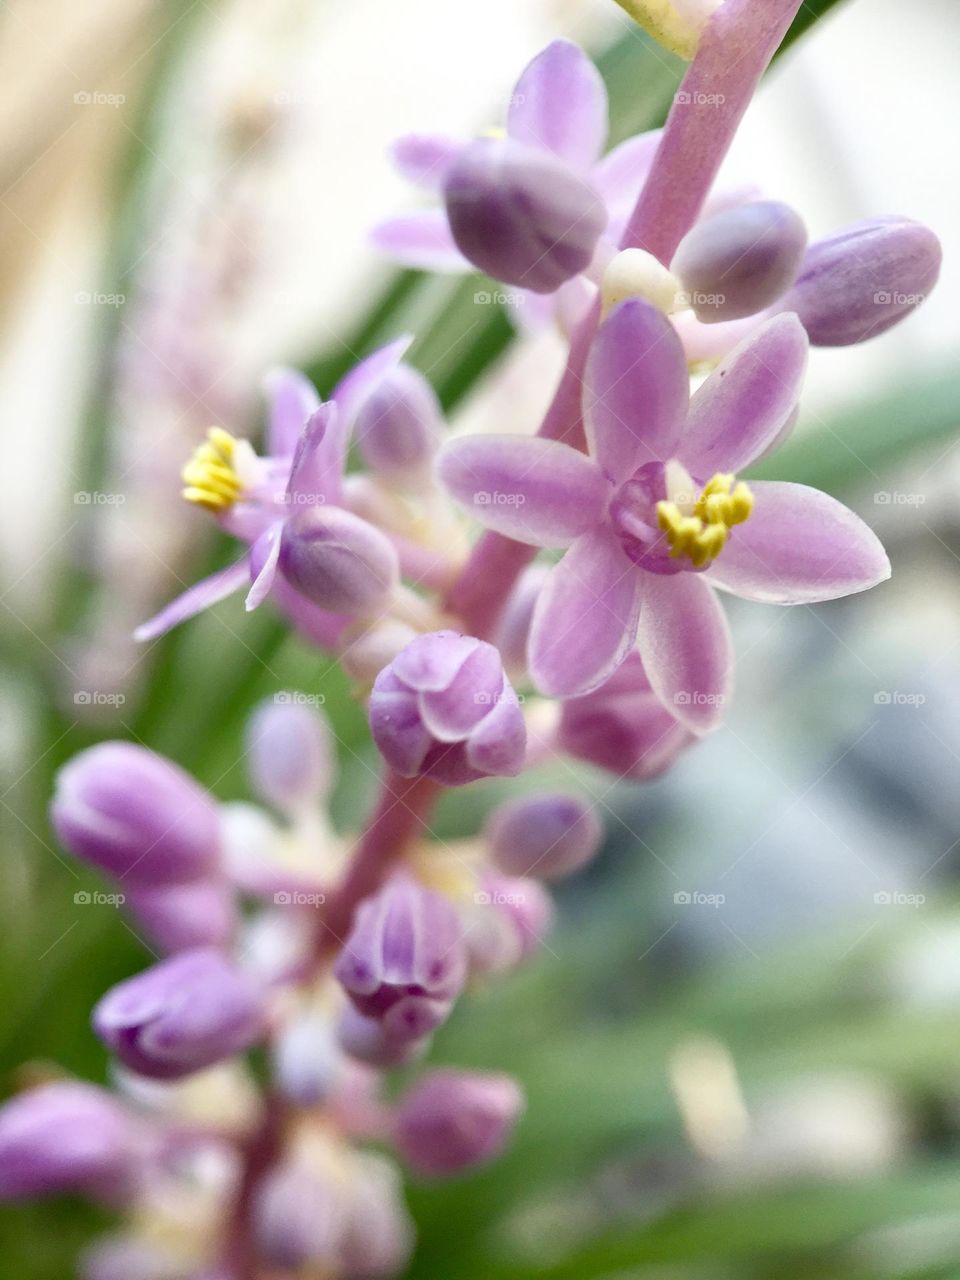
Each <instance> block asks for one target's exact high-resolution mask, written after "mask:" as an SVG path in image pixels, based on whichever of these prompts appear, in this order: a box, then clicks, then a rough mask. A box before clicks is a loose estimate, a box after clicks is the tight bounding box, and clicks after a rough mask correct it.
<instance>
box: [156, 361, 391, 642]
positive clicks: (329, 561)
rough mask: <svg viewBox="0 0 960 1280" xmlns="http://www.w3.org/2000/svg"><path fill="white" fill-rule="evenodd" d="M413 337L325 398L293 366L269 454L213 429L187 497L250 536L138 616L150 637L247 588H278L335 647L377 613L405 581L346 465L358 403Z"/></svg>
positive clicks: (251, 598) (284, 376) (273, 397)
mask: <svg viewBox="0 0 960 1280" xmlns="http://www.w3.org/2000/svg"><path fill="white" fill-rule="evenodd" d="M409 344H410V339H409V338H408V337H404V338H398V339H396V340H395V341H394V342H391V343H388V344H387V345H386V346H384V347H381V348H379V350H377V351H375V352H374V353H373V354H372V355H370V356H368V357H367V358H366V359H365V360H363V361H361V363H360V364H358V365H357V366H356V367H355V368H354V369H353V370H352V371H351V372H350V373H349V374H347V375H346V377H344V378H343V379H342V380H341V382H340V383H339V385H338V386H337V387H336V388H335V390H334V392H333V395H332V396H331V398H330V400H328V401H327V402H326V403H323V404H321V403H320V399H319V397H318V395H317V392H316V390H315V389H314V387H313V386H312V384H311V383H310V382H309V381H308V380H307V379H306V378H305V377H303V375H302V374H299V373H297V372H295V371H294V370H291V369H280V370H276V371H275V372H274V373H273V374H272V375H271V377H270V379H269V380H268V384H267V389H268V395H269V398H270V412H269V423H268V429H267V454H266V455H265V456H263V457H260V456H258V455H257V454H256V453H255V452H254V450H253V448H252V447H251V445H250V444H249V442H247V441H246V440H237V439H235V438H234V437H233V436H232V435H230V434H229V432H227V431H224V430H222V429H221V428H219V427H213V428H211V430H210V432H209V433H208V438H207V440H206V442H205V443H204V444H202V445H201V446H200V447H199V448H198V449H197V451H196V452H195V454H194V455H193V457H192V458H191V460H190V461H189V462H188V464H187V466H186V467H185V468H184V471H183V479H184V484H185V486H186V487H185V488H184V490H183V496H184V497H185V498H186V499H187V501H189V502H192V503H195V504H196V505H198V506H202V507H205V508H206V509H207V510H209V511H211V512H212V513H213V514H214V515H215V516H216V518H217V520H218V522H219V523H220V525H221V527H222V528H223V529H224V530H225V531H226V532H227V533H229V534H231V535H233V536H234V537H236V538H238V539H239V540H240V541H241V542H244V543H246V544H247V551H246V553H245V554H244V555H243V557H242V558H241V559H240V560H238V561H237V562H236V563H235V564H232V565H230V566H228V567H227V568H226V569H221V570H220V571H219V572H217V573H214V574H212V575H211V576H210V577H208V578H205V579H203V580H202V581H201V582H198V583H195V584H194V586H192V587H190V588H189V589H188V590H187V591H185V592H184V593H183V594H182V595H180V596H178V597H177V598H176V599H175V600H173V601H172V602H171V603H170V604H168V605H167V606H166V608H164V609H162V610H161V611H160V613H158V614H157V615H156V616H155V617H153V618H151V619H150V621H149V622H146V623H144V624H143V626H141V627H139V628H138V630H137V632H136V638H137V639H138V640H151V639H153V638H154V637H156V636H159V635H162V634H163V633H164V632H165V631H169V630H170V629H171V628H172V627H175V626H177V625H178V624H179V623H181V622H184V621H185V620H186V619H188V618H192V617H193V616H194V615H196V614H198V613H201V612H202V611H203V610H204V609H207V608H210V607H211V606H212V605H214V604H217V603H218V602H219V601H221V600H224V599H226V598H227V596H230V595H233V594H234V593H235V592H237V591H239V590H241V589H242V588H243V587H245V586H246V587H247V588H248V591H247V601H246V603H247V609H248V610H249V609H255V608H256V607H257V606H258V605H260V604H262V603H263V601H264V600H265V599H266V598H267V596H270V597H271V599H272V600H273V601H274V603H275V604H276V605H277V606H278V607H279V608H280V609H281V610H282V611H283V612H284V613H286V614H287V615H288V616H289V617H290V618H291V620H292V621H293V622H294V624H295V625H296V626H297V627H298V629H299V630H300V631H302V632H303V633H304V634H305V635H306V636H307V637H308V638H309V639H311V640H312V641H313V642H314V643H316V644H318V645H320V646H321V647H323V648H330V647H332V646H333V645H334V644H335V643H336V640H337V638H338V637H339V635H340V634H341V632H342V631H343V630H344V628H345V627H346V626H347V624H348V623H349V622H350V621H351V620H352V618H353V617H355V616H358V615H366V614H368V613H371V612H374V613H375V612H377V611H378V610H379V609H380V608H382V607H383V606H384V604H385V603H386V602H387V601H388V600H389V598H390V596H391V593H392V592H393V590H394V589H395V588H396V586H397V583H398V581H399V563H398V557H397V553H396V550H395V549H394V546H393V544H392V543H391V541H390V540H389V538H387V536H386V535H385V534H383V533H381V531H380V530H379V529H377V528H375V527H374V526H373V525H371V524H370V523H368V522H367V521H366V520H363V519H361V518H360V517H359V516H357V515H354V514H353V512H352V511H350V510H349V509H348V504H347V500H346V497H345V493H344V470H345V465H346V453H347V444H348V439H349V434H350V430H351V428H352V425H353V423H354V420H355V419H356V416H357V413H358V411H359V410H360V408H361V406H362V405H363V403H364V401H365V400H366V398H367V396H369V395H370V394H372V393H373V392H374V391H375V390H376V388H377V387H378V385H379V384H380V382H381V381H382V380H383V379H384V378H385V377H387V376H388V375H389V374H390V373H391V372H392V371H393V370H394V369H395V368H396V366H397V365H398V363H399V361H400V359H401V357H402V355H403V353H404V351H405V350H406V348H407V347H408V346H409Z"/></svg>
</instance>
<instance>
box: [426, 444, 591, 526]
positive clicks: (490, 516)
mask: <svg viewBox="0 0 960 1280" xmlns="http://www.w3.org/2000/svg"><path fill="white" fill-rule="evenodd" d="M437 475H438V477H439V479H440V481H441V483H442V484H443V485H444V487H445V488H446V489H447V491H448V492H449V493H450V494H451V496H452V497H453V498H454V499H455V500H456V501H457V502H459V503H460V505H461V506H462V507H465V508H466V510H467V511H469V512H470V513H471V515H473V516H474V517H475V518H476V519H477V520H479V521H480V523H481V524H483V525H485V526H486V527H487V528H488V529H495V530H496V531H497V532H498V533H503V534H506V536H507V537H508V538H514V539H516V541H517V542H526V543H530V544H531V545H532V546H535V547H566V546H569V545H570V543H572V542H573V541H574V540H575V539H576V538H578V537H579V536H580V534H581V533H586V531H587V530H588V529H591V528H593V526H594V525H596V524H597V523H599V521H600V519H601V518H602V515H603V504H604V499H605V498H606V496H607V494H608V492H609V485H608V484H607V482H606V481H605V480H604V478H603V476H602V475H601V474H600V472H599V470H598V469H597V467H596V466H595V464H594V463H593V462H591V460H590V459H589V458H588V457H586V455H585V454H582V453H580V452H578V451H577V450H576V449H573V448H571V447H570V445H566V444H561V443H560V442H558V441H556V440H543V439H540V438H539V437H538V436H493V435H480V436H462V437H461V438H460V439H459V440H450V441H448V443H447V444H445V445H444V446H443V448H442V449H441V450H440V453H439V455H438V458H437Z"/></svg>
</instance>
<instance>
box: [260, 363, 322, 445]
mask: <svg viewBox="0 0 960 1280" xmlns="http://www.w3.org/2000/svg"><path fill="white" fill-rule="evenodd" d="M263 387H264V391H265V392H266V395H267V400H268V403H269V410H268V416H267V453H268V454H270V456H271V457H274V458H286V457H292V455H293V453H294V451H295V450H296V447H297V441H298V440H299V439H300V435H301V433H302V431H303V429H304V427H305V426H306V425H307V419H308V418H309V417H310V415H311V414H312V413H315V412H316V411H317V409H319V407H320V397H319V396H318V395H317V389H316V387H315V386H314V385H313V383H312V382H311V381H310V379H309V378H306V377H304V375H303V374H302V373H300V372H299V371H298V370H297V369H286V368H279V369H271V370H270V372H269V373H268V374H267V376H266V377H265V378H264V380H263Z"/></svg>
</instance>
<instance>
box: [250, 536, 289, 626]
mask: <svg viewBox="0 0 960 1280" xmlns="http://www.w3.org/2000/svg"><path fill="white" fill-rule="evenodd" d="M282 533H283V523H282V521H278V522H277V523H276V524H275V525H271V527H270V528H269V529H268V530H267V531H266V533H262V534H261V535H260V537H259V538H258V539H257V543H256V547H255V548H254V550H253V552H252V553H251V554H252V557H253V560H254V562H255V563H258V564H260V569H259V571H258V572H257V576H256V577H255V578H254V580H253V585H252V586H251V588H250V590H249V591H248V592H247V599H246V609H247V612H248V613H249V612H250V611H251V610H252V609H256V608H257V607H258V605H261V604H263V602H264V600H266V598H267V596H268V595H269V594H270V588H271V587H272V586H273V580H274V578H275V577H276V576H277V561H278V560H279V559H280V536H281V534H282Z"/></svg>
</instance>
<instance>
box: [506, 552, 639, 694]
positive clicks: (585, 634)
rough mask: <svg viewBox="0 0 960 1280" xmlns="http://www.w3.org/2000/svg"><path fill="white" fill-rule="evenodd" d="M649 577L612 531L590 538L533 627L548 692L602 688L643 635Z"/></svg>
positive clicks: (536, 669)
mask: <svg viewBox="0 0 960 1280" xmlns="http://www.w3.org/2000/svg"><path fill="white" fill-rule="evenodd" d="M640 585H641V574H640V573H639V572H638V571H637V569H636V568H635V567H634V566H633V565H632V564H630V562H629V561H628V560H627V558H626V556H624V554H623V552H622V551H621V549H620V545H619V543H618V542H617V541H616V540H615V539H614V537H613V536H612V534H611V533H609V532H608V530H607V529H606V528H603V529H596V530H593V531H592V532H590V533H587V534H584V536H583V537H582V538H580V539H579V540H578V541H577V542H576V543H575V544H574V546H572V547H571V548H570V550H569V551H568V552H567V554H566V555H565V556H564V557H563V559H562V560H561V561H560V563H559V564H558V565H556V567H555V568H554V569H553V570H552V571H551V573H550V576H549V578H548V579H547V581H546V583H545V584H544V587H543V590H542V591H541V593H540V596H539V599H538V600H537V604H536V608H535V609H534V613H533V620H532V622H531V624H530V640H529V667H530V676H531V679H532V680H533V683H534V684H535V685H536V687H537V688H538V689H539V690H540V692H541V693H545V694H548V695H550V696H553V697H557V698H572V697H576V696H577V695H579V694H581V693H588V692H589V691H590V690H591V689H594V688H596V687H597V685H599V684H602V683H603V681H604V680H606V679H607V677H608V676H609V675H610V674H611V673H612V672H613V671H615V670H616V668H617V667H618V666H619V665H620V663H621V662H622V661H623V660H624V658H625V657H626V656H627V654H628V653H629V652H630V648H631V646H632V645H633V642H634V637H635V636H636V633H637V615H638V611H639V608H640Z"/></svg>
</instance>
